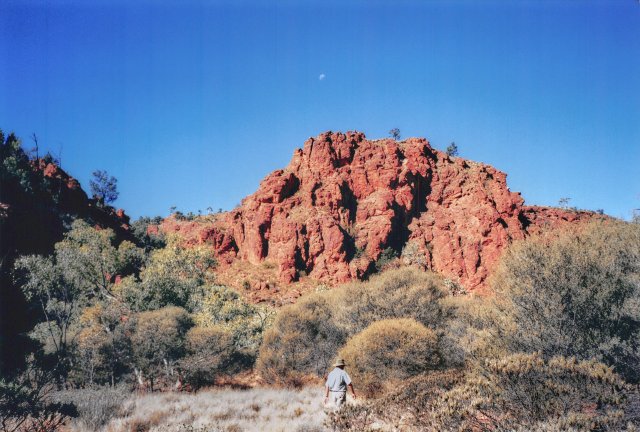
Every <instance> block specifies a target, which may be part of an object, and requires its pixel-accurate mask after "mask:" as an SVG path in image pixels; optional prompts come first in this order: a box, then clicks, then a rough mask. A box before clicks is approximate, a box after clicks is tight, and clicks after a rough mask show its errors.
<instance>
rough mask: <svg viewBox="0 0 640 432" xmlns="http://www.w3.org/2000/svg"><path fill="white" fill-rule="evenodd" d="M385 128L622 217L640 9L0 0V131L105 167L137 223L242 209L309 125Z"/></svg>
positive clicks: (633, 130) (632, 142)
mask: <svg viewBox="0 0 640 432" xmlns="http://www.w3.org/2000/svg"><path fill="white" fill-rule="evenodd" d="M321 74H323V76H324V79H320V76H321ZM393 127H398V128H400V130H401V132H402V136H403V137H408V136H424V137H426V138H428V139H429V140H430V141H431V142H432V144H433V145H434V146H435V147H437V148H445V147H446V146H447V145H448V144H449V143H450V142H451V141H455V142H456V143H457V144H458V146H459V148H460V154H461V156H464V157H466V158H470V159H473V160H477V161H482V162H486V163H489V164H491V165H494V166H495V167H497V168H498V169H501V170H503V171H505V172H507V173H508V175H509V177H508V182H509V185H510V187H511V189H512V190H514V191H520V192H522V194H523V196H524V197H525V199H526V201H527V202H528V203H530V204H541V205H556V204H557V202H558V199H559V198H561V197H571V198H572V201H571V203H570V204H571V205H575V206H577V207H580V208H588V209H599V208H602V209H604V210H605V211H606V212H607V213H608V214H611V215H613V216H617V217H625V218H628V217H629V216H630V215H631V211H632V209H634V208H640V168H639V167H640V4H639V3H638V1H636V0H600V1H595V0H594V1H589V0H584V1H578V0H570V1H545V0H531V1H517V0H504V1H497V0H494V1H476V0H469V1H455V0H453V1H444V0H443V1H422V2H418V1H415V2H414V1H402V0H400V1H397V0H389V1H386V2H383V1H352V2H349V1H344V2H343V1H317V2H315V1H293V0H292V1H286V2H275V1H274V2H271V1H269V2H266V1H265V2H258V1H254V2H251V1H239V2H238V1H224V2H223V1H202V2H198V1H178V0H176V1H171V2H169V1H167V2H156V1H150V0H147V1H141V2H136V1H124V0H122V1H106V0H97V1H96V0H91V1H89V0H87V1H84V2H81V1H77V2H74V1H64V0H62V1H34V0H2V1H1V2H0V128H2V129H3V130H5V131H6V132H8V131H15V132H16V133H17V134H18V135H19V136H21V137H22V138H23V139H24V141H25V142H27V141H28V136H29V135H31V133H33V132H35V133H36V134H37V135H38V136H39V139H40V143H41V146H43V147H45V148H46V149H50V150H51V151H52V153H54V154H56V155H57V154H58V153H59V152H60V149H62V164H63V166H64V167H65V168H66V169H67V170H68V171H69V172H70V173H71V174H72V175H74V176H76V177H77V178H78V179H79V180H80V181H81V183H82V184H83V185H84V186H85V187H86V186H87V185H88V180H89V178H90V176H91V172H92V171H93V170H95V169H106V170H107V171H108V172H109V173H111V174H113V175H115V176H116V177H117V178H118V179H119V186H120V192H121V194H120V199H119V200H118V201H117V203H116V204H117V205H118V206H120V207H123V208H125V209H126V210H127V212H128V213H129V214H131V215H133V216H134V217H137V216H140V215H156V214H160V215H166V214H167V213H168V209H169V207H170V206H172V205H175V206H177V207H178V209H179V210H182V211H184V212H187V211H197V209H202V210H204V209H206V208H207V207H209V206H211V207H213V208H214V209H217V208H219V207H220V208H223V209H225V210H227V209H231V208H233V207H234V206H235V205H236V204H237V203H239V202H240V200H241V199H242V198H243V197H244V196H246V195H248V194H250V193H252V192H253V191H255V190H256V188H257V186H258V184H259V181H260V180H261V179H262V178H263V177H264V176H265V175H266V174H268V173H269V172H271V171H272V170H274V169H277V168H281V167H284V166H285V165H286V164H287V163H288V162H289V159H290V158H291V155H292V152H293V150H294V148H296V147H300V146H301V145H302V143H303V141H304V140H305V139H306V138H308V137H309V136H315V135H317V134H318V133H320V132H323V131H326V130H354V129H355V130H361V131H364V132H365V133H366V134H367V136H368V137H371V138H379V137H385V136H387V132H388V130H389V129H391V128H393ZM29 145H30V144H29Z"/></svg>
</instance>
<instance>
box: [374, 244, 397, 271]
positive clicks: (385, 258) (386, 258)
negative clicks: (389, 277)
mask: <svg viewBox="0 0 640 432" xmlns="http://www.w3.org/2000/svg"><path fill="white" fill-rule="evenodd" d="M396 258H398V252H396V251H395V250H393V249H392V248H386V249H385V250H383V251H382V253H381V254H380V256H379V257H378V259H377V260H376V262H375V268H376V271H377V272H381V271H382V270H383V269H384V268H385V267H386V266H388V265H389V264H390V263H391V262H393V261H394V260H395V259H396Z"/></svg>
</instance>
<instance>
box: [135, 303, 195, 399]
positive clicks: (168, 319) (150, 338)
mask: <svg viewBox="0 0 640 432" xmlns="http://www.w3.org/2000/svg"><path fill="white" fill-rule="evenodd" d="M192 326H193V321H192V319H191V316H190V315H189V313H188V312H187V311H185V310H184V309H182V308H179V307H175V306H172V307H165V308H162V309H158V310H153V311H147V312H141V313H139V314H138V315H137V323H136V326H135V331H134V332H133V334H132V335H131V342H132V346H133V356H134V362H135V364H136V366H137V368H139V369H140V370H141V371H142V372H143V373H144V374H146V375H147V376H148V377H149V380H150V384H151V389H152V390H153V386H154V383H155V381H156V380H157V378H158V377H160V376H161V375H162V374H163V373H164V376H165V377H166V378H170V377H171V376H172V375H174V373H175V370H174V366H175V364H176V362H177V361H178V360H179V359H181V358H182V357H183V356H184V354H185V350H186V348H185V335H186V334H187V332H188V331H189V329H190V328H191V327H192Z"/></svg>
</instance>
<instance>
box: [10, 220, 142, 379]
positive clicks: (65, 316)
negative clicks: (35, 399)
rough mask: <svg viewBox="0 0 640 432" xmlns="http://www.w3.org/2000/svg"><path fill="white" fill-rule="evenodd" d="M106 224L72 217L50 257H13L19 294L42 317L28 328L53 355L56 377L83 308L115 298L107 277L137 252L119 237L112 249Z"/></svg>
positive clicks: (64, 367) (134, 260)
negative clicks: (99, 227)
mask: <svg viewBox="0 0 640 432" xmlns="http://www.w3.org/2000/svg"><path fill="white" fill-rule="evenodd" d="M114 243H115V235H114V233H113V231H111V230H110V229H102V230H97V229H95V228H93V227H91V226H90V225H88V224H87V223H86V222H84V221H81V220H77V221H75V222H73V224H72V226H71V230H70V231H69V232H68V233H67V234H66V235H65V237H64V240H62V241H61V242H58V243H56V245H55V252H54V254H53V255H52V256H50V257H42V256H37V255H30V256H24V257H21V258H19V259H18V260H17V261H16V266H15V268H16V280H17V282H18V283H19V286H20V287H21V289H22V291H23V292H24V293H25V296H26V297H27V299H29V300H30V301H33V302H34V304H36V305H37V306H38V307H39V308H40V312H41V314H42V318H43V321H42V322H41V323H40V324H38V325H37V326H36V328H35V330H34V334H35V336H37V338H38V339H39V340H40V341H41V342H42V343H44V345H45V350H46V351H47V352H49V353H53V354H55V355H56V357H57V359H58V361H59V364H58V367H59V368H60V370H59V372H60V373H61V378H63V377H64V376H66V373H67V372H68V367H69V366H70V360H71V358H70V354H71V352H70V351H71V349H72V347H73V345H74V344H75V341H76V338H77V336H78V333H77V332H76V331H72V330H73V329H72V327H73V326H74V325H75V324H76V323H77V319H78V317H79V315H80V313H81V311H82V309H83V308H85V307H88V306H90V305H91V304H92V303H95V302H96V300H106V301H113V300H115V298H116V297H115V294H114V292H113V288H114V283H113V281H112V278H113V277H114V276H115V275H116V274H123V273H122V272H123V269H126V268H134V269H135V268H137V267H138V266H139V265H140V263H141V257H142V251H140V250H139V249H137V248H136V247H135V246H133V244H132V243H130V242H127V241H124V242H122V243H121V244H120V245H119V247H118V248H116V246H115V245H114Z"/></svg>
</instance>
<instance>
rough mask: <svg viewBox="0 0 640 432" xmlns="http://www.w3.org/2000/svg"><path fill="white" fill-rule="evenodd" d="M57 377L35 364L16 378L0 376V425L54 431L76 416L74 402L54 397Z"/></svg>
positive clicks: (8, 431) (11, 430)
mask: <svg viewBox="0 0 640 432" xmlns="http://www.w3.org/2000/svg"><path fill="white" fill-rule="evenodd" d="M54 381H55V376H53V375H52V374H51V373H50V372H47V371H45V370H43V369H42V368H39V367H37V366H36V365H35V363H34V361H33V358H32V359H31V360H30V362H29V366H28V367H27V369H26V370H25V372H24V373H22V374H21V375H20V376H18V377H17V378H16V379H14V380H11V381H8V380H6V379H5V378H4V377H0V427H1V428H2V430H3V431H5V432H18V431H21V432H22V431H34V432H35V431H38V432H40V431H43V432H44V431H52V432H53V431H55V430H57V428H58V427H59V426H60V425H61V424H62V423H63V422H64V421H65V418H67V417H73V416H76V415H77V410H76V408H75V406H74V405H73V404H69V403H61V402H59V401H55V400H53V398H52V397H51V390H52V388H53V384H54Z"/></svg>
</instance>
